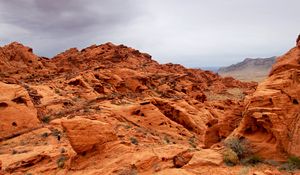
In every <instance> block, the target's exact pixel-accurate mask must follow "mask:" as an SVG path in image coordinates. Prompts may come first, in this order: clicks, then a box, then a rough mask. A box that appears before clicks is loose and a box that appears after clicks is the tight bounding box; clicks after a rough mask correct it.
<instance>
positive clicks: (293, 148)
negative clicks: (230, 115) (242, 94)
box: [236, 47, 300, 159]
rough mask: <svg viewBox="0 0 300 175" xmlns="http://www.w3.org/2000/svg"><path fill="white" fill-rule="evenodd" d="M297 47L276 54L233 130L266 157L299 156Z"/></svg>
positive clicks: (299, 71)
mask: <svg viewBox="0 0 300 175" xmlns="http://www.w3.org/2000/svg"><path fill="white" fill-rule="evenodd" d="M299 103H300V48H299V47H295V48H293V49H291V50H290V51H289V52H287V53H286V54H285V55H283V56H281V57H279V58H278V60H277V62H276V64H275V65H274V66H273V68H272V71H271V73H270V75H269V77H268V78H267V79H266V80H265V81H264V82H262V83H261V84H259V85H258V87H257V90H256V91H255V93H254V94H253V95H252V96H250V97H248V98H247V99H246V106H247V107H246V110H245V111H244V114H243V117H244V118H243V120H242V122H241V124H240V126H239V127H238V129H237V130H236V133H237V134H239V135H241V136H243V137H245V138H246V139H248V140H249V141H250V142H251V143H252V145H253V146H254V149H255V151H256V152H257V153H258V154H259V155H261V156H263V157H265V158H268V159H281V158H284V157H286V156H288V155H296V156H300V137H299V131H300V130H299V129H300V104H299Z"/></svg>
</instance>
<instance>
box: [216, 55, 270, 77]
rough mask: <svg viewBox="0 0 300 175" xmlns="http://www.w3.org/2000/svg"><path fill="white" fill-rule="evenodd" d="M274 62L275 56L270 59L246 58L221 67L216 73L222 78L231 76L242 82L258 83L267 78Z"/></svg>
mask: <svg viewBox="0 0 300 175" xmlns="http://www.w3.org/2000/svg"><path fill="white" fill-rule="evenodd" d="M275 60H276V57H275V56H274V57H270V58H246V59H245V60H244V61H242V62H239V63H237V64H232V65H230V66H228V67H221V68H220V69H219V70H218V73H219V74H220V75H222V76H232V77H234V78H236V79H239V80H242V81H257V82H260V81H262V80H263V79H265V78H266V77H267V76H268V74H269V72H270V70H271V68H272V65H273V64H274V63H275Z"/></svg>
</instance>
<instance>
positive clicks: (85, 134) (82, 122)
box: [61, 117, 117, 154]
mask: <svg viewBox="0 0 300 175" xmlns="http://www.w3.org/2000/svg"><path fill="white" fill-rule="evenodd" d="M61 123H62V126H63V128H64V129H65V130H66V133H67V136H68V138H69V140H70V143H71V145H72V148H73V149H74V150H75V151H76V152H77V153H79V154H80V153H84V152H86V151H89V150H91V149H92V148H93V147H94V146H95V145H101V144H104V143H106V142H110V141H114V140H117V137H116V134H115V132H114V131H113V129H112V127H111V126H110V125H109V124H107V123H104V122H100V121H96V120H89V119H84V118H79V117H76V118H74V119H69V120H63V121H62V122H61Z"/></svg>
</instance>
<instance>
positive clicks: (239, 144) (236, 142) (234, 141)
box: [223, 137, 263, 166]
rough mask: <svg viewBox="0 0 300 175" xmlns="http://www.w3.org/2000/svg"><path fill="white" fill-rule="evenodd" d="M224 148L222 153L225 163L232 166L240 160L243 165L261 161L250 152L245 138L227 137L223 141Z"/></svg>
mask: <svg viewBox="0 0 300 175" xmlns="http://www.w3.org/2000/svg"><path fill="white" fill-rule="evenodd" d="M224 144H225V146H226V149H225V151H224V153H223V158H224V162H225V164H226V165H229V166H234V165H236V164H238V163H239V162H241V163H242V164H244V165H255V164H258V163H261V162H263V159H262V158H261V157H259V156H258V155H254V154H253V153H252V150H251V147H250V144H249V143H248V142H247V140H245V139H243V140H240V139H239V138H237V137H232V138H229V139H227V140H226V141H225V143H224Z"/></svg>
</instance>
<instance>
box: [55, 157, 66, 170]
mask: <svg viewBox="0 0 300 175" xmlns="http://www.w3.org/2000/svg"><path fill="white" fill-rule="evenodd" d="M65 161H66V157H65V156H63V155H61V156H60V157H59V158H58V159H57V161H56V163H57V167H58V168H63V167H64V166H65Z"/></svg>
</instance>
